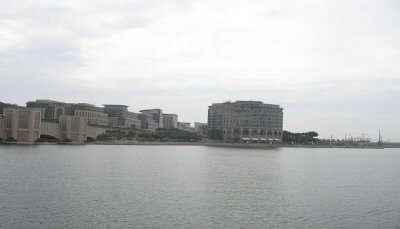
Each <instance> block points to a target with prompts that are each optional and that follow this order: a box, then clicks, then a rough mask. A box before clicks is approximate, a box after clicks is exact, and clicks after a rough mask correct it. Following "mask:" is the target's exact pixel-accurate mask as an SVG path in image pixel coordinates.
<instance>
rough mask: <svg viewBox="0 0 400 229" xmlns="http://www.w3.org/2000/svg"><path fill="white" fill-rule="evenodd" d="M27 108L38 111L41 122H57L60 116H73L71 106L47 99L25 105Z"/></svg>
mask: <svg viewBox="0 0 400 229" xmlns="http://www.w3.org/2000/svg"><path fill="white" fill-rule="evenodd" d="M26 107H28V108H36V109H37V110H40V112H41V117H42V120H46V121H58V120H59V119H60V116H61V115H73V112H72V105H71V104H67V103H64V102H59V101H55V100H49V99H38V100H36V101H31V102H27V103H26Z"/></svg>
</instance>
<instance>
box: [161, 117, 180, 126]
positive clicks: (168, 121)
mask: <svg viewBox="0 0 400 229" xmlns="http://www.w3.org/2000/svg"><path fill="white" fill-rule="evenodd" d="M162 117H163V125H164V129H176V128H178V115H177V114H163V115H162Z"/></svg>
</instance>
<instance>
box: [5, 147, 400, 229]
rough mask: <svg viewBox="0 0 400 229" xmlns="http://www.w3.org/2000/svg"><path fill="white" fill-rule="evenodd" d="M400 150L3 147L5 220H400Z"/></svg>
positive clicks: (324, 224)
mask: <svg viewBox="0 0 400 229" xmlns="http://www.w3.org/2000/svg"><path fill="white" fill-rule="evenodd" d="M399 178H400V150H399V149H385V150H379V149H369V150H363V149H302V148H282V149H274V150H255V149H232V148H212V147H204V146H94V145H87V146H44V145H43V146H0V228H2V229H3V228H7V229H8V228H15V229H22V228H29V229H35V228H41V229H42V228H94V229H97V228H229V229H230V228H400V179H399Z"/></svg>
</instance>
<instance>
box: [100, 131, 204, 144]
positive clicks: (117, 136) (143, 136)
mask: <svg viewBox="0 0 400 229" xmlns="http://www.w3.org/2000/svg"><path fill="white" fill-rule="evenodd" d="M134 139H136V140H138V141H165V142H167V141H175V142H195V141H200V140H201V138H199V137H198V136H197V134H196V133H192V132H187V131H184V130H179V129H157V130H156V131H155V132H139V131H137V132H136V131H129V132H124V131H107V132H106V133H105V134H102V135H99V136H98V137H97V140H98V141H116V140H117V141H119V140H134Z"/></svg>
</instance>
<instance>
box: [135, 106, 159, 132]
mask: <svg viewBox="0 0 400 229" xmlns="http://www.w3.org/2000/svg"><path fill="white" fill-rule="evenodd" d="M140 113H142V114H145V115H150V116H151V117H152V119H153V120H154V121H155V122H156V124H157V128H164V125H163V113H162V110H161V109H146V110H141V111H140Z"/></svg>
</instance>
